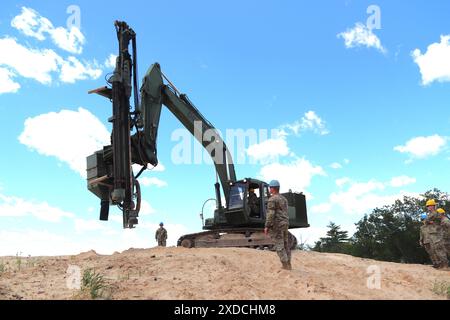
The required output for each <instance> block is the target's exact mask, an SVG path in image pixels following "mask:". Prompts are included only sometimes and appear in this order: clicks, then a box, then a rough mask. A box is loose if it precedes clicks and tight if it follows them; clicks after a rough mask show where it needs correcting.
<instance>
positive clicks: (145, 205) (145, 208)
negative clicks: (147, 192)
mask: <svg viewBox="0 0 450 320" xmlns="http://www.w3.org/2000/svg"><path fill="white" fill-rule="evenodd" d="M155 212H156V210H155V209H154V208H153V207H152V206H151V205H150V203H149V202H148V201H146V200H144V199H142V200H141V210H140V212H139V215H141V216H148V215H150V214H152V213H155Z"/></svg>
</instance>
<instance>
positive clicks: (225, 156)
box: [132, 63, 236, 199]
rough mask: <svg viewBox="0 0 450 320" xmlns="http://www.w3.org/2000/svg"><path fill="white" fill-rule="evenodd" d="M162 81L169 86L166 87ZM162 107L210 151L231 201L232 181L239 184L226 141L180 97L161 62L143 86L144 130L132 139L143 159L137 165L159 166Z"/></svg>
mask: <svg viewBox="0 0 450 320" xmlns="http://www.w3.org/2000/svg"><path fill="white" fill-rule="evenodd" d="M163 78H165V79H166V81H167V82H168V84H164V81H163ZM162 105H165V106H166V107H167V109H168V110H169V111H170V112H171V113H172V114H173V115H174V116H175V117H176V118H177V119H178V120H179V121H180V122H181V123H182V124H183V126H184V127H185V128H186V129H187V130H188V131H189V132H190V133H191V134H192V135H193V136H194V137H195V138H196V139H197V141H198V142H199V143H201V144H202V146H203V147H204V148H205V149H206V150H207V152H208V154H209V155H210V156H211V159H212V160H213V162H214V166H215V169H216V173H217V175H218V177H219V179H220V183H221V185H222V190H223V193H224V196H225V198H226V199H228V196H229V190H230V182H231V183H232V182H235V181H236V173H235V169H234V164H233V160H232V157H231V154H230V152H229V150H228V149H227V146H226V144H225V142H224V141H223V139H222V137H221V136H220V134H219V132H218V131H217V130H216V129H215V128H214V126H213V125H212V124H211V123H210V122H209V121H208V120H207V119H205V117H204V116H203V115H202V114H201V113H200V111H199V110H198V109H197V108H196V107H195V106H194V104H193V103H192V102H191V101H190V100H189V98H188V97H187V96H186V95H185V94H180V93H179V92H178V90H177V89H176V88H175V86H173V84H172V83H171V82H170V81H169V80H168V79H167V78H166V77H165V76H164V74H163V73H162V72H161V68H160V65H159V64H158V63H155V64H153V65H152V66H151V67H150V68H149V70H148V72H147V74H146V75H145V77H144V80H143V84H142V87H141V106H140V110H141V112H142V120H143V130H142V133H141V134H140V133H139V132H138V133H136V134H135V135H134V136H133V137H132V151H133V152H132V154H133V155H135V156H140V155H142V156H143V157H142V158H140V159H135V160H136V161H135V162H136V163H140V164H142V165H145V162H148V163H150V164H152V165H156V164H157V163H158V160H157V147H156V140H157V134H158V127H159V118H160V115H161V108H162ZM140 160H141V161H140ZM219 199H220V197H219Z"/></svg>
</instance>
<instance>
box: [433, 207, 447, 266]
mask: <svg viewBox="0 0 450 320" xmlns="http://www.w3.org/2000/svg"><path fill="white" fill-rule="evenodd" d="M436 212H437V213H439V214H441V215H442V220H441V224H442V226H443V227H444V233H445V237H444V240H445V249H446V250H447V258H450V219H449V218H448V217H447V215H446V214H445V210H444V209H442V208H439V209H437V210H436Z"/></svg>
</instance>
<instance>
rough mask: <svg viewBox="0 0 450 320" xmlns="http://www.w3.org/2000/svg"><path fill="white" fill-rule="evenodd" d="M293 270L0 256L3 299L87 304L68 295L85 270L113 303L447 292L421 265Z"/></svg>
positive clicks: (251, 259)
mask: <svg viewBox="0 0 450 320" xmlns="http://www.w3.org/2000/svg"><path fill="white" fill-rule="evenodd" d="M292 264H293V270H292V271H285V270H281V269H280V263H279V261H278V257H277V255H276V253H274V252H271V251H261V250H254V249H244V248H226V249H185V248H175V247H169V248H151V249H129V250H126V251H124V252H122V253H115V254H113V255H98V254H97V253H95V252H94V251H89V252H85V253H82V254H79V255H75V256H58V257H30V258H22V259H20V260H19V259H18V258H16V257H2V258H0V299H82V298H90V297H89V296H88V295H87V294H82V293H81V291H80V290H77V289H70V288H69V287H70V283H72V282H70V281H73V280H74V277H77V276H78V275H80V274H81V275H82V274H83V273H84V270H86V269H89V268H94V270H95V272H96V273H98V274H100V275H102V276H103V277H104V279H105V284H107V291H105V292H107V293H104V295H105V296H107V297H108V298H112V299H280V300H286V299H446V295H445V293H444V291H443V290H444V289H443V288H445V289H446V288H447V287H448V286H450V271H440V270H435V269H433V268H432V267H431V266H424V265H411V264H398V263H388V262H380V261H374V260H369V259H360V258H355V257H351V256H347V255H342V254H329V253H317V252H305V251H295V252H294V253H293V261H292ZM69 266H72V267H70V268H69ZM73 266H76V267H73ZM77 268H79V269H78V270H81V273H79V272H78V273H77V272H76V271H73V270H77ZM378 272H379V273H378ZM378 276H379V277H378ZM75 279H76V278H75ZM378 279H379V280H380V281H379V282H377V281H378ZM68 280H70V281H69V287H68ZM73 283H76V280H75V282H73ZM368 284H369V286H371V287H372V288H369V286H368ZM378 285H379V287H378V288H377V286H378Z"/></svg>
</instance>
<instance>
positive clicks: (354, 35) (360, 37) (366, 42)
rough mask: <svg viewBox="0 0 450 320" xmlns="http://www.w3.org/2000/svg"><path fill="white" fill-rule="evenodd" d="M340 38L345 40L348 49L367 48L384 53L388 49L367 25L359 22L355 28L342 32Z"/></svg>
mask: <svg viewBox="0 0 450 320" xmlns="http://www.w3.org/2000/svg"><path fill="white" fill-rule="evenodd" d="M337 36H338V38H343V39H344V41H345V47H346V48H354V47H360V46H365V47H367V48H375V49H377V50H378V51H380V52H382V53H386V52H387V51H386V49H385V48H384V47H383V46H382V45H381V41H380V39H379V38H378V37H377V36H376V35H375V34H374V33H373V32H372V30H371V29H369V28H368V27H367V26H366V25H364V24H362V23H360V22H357V23H356V24H355V27H353V28H352V29H347V31H345V32H341V33H339V34H338V35H337Z"/></svg>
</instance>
